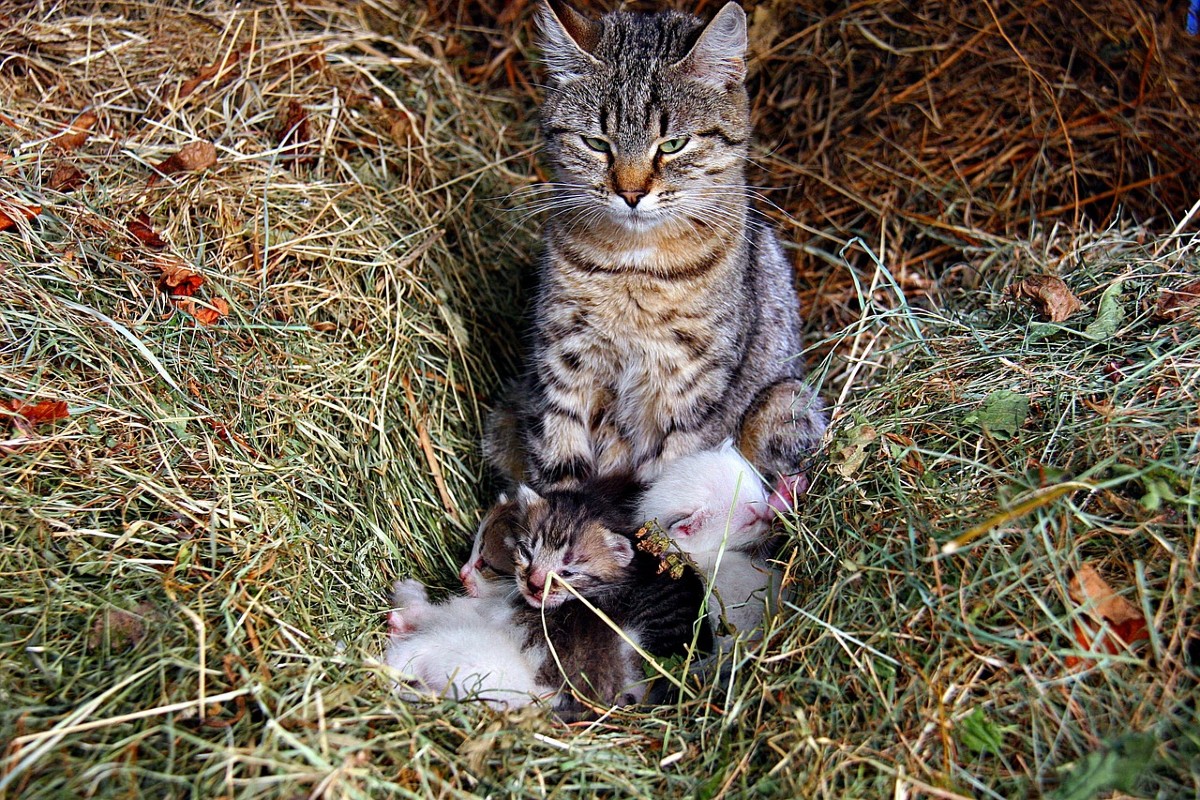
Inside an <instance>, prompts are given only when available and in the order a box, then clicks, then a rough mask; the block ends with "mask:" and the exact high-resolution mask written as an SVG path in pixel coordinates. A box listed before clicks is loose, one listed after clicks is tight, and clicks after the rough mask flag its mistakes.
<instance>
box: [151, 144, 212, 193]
mask: <svg viewBox="0 0 1200 800" xmlns="http://www.w3.org/2000/svg"><path fill="white" fill-rule="evenodd" d="M215 163H217V148H216V147H215V146H213V143H212V142H188V143H187V144H185V145H184V146H183V147H181V148H179V152H178V153H176V154H175V155H173V156H171V157H170V158H168V159H167V160H166V161H164V162H162V163H161V164H159V165H158V166H156V167H155V169H156V170H158V172H159V173H161V174H163V175H170V174H172V173H174V172H200V171H201V170H205V169H208V168H209V167H211V166H212V165H213V164H215ZM157 178H158V176H157V175H154V176H151V178H150V183H151V184H153V183H154V181H155V180H156V179H157Z"/></svg>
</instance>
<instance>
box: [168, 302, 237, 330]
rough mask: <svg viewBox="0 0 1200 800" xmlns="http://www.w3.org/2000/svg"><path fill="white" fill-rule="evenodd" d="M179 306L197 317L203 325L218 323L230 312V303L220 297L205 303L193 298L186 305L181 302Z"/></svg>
mask: <svg viewBox="0 0 1200 800" xmlns="http://www.w3.org/2000/svg"><path fill="white" fill-rule="evenodd" d="M179 307H180V308H182V309H183V310H184V311H186V312H187V313H189V314H191V315H192V316H193V317H195V318H196V321H197V322H199V323H200V324H201V325H216V324H217V322H219V321H220V320H221V318H222V317H224V316H226V315H228V314H229V304H228V303H226V302H225V301H224V300H222V299H221V298H219V297H214V298H213V299H212V300H209V301H208V303H207V304H205V305H201V304H200V303H199V302H197V301H195V300H191V301H188V303H187V305H186V306H185V305H184V304H183V303H180V304H179Z"/></svg>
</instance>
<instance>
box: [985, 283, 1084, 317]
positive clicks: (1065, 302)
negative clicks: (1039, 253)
mask: <svg viewBox="0 0 1200 800" xmlns="http://www.w3.org/2000/svg"><path fill="white" fill-rule="evenodd" d="M1004 291H1005V293H1006V294H1007V295H1008V296H1009V297H1011V298H1012V299H1013V300H1023V301H1025V302H1026V303H1028V304H1030V305H1032V306H1033V307H1034V309H1036V310H1037V312H1038V313H1039V314H1041V315H1042V316H1043V317H1045V318H1046V319H1048V320H1050V321H1051V322H1062V321H1064V320H1066V319H1067V318H1068V317H1070V316H1071V315H1073V314H1075V313H1076V312H1077V311H1079V310H1080V309H1082V308H1083V304H1082V303H1080V302H1079V299H1078V298H1077V297H1075V295H1074V294H1072V293H1071V290H1070V289H1068V288H1067V284H1066V283H1064V282H1063V280H1062V278H1058V277H1056V276H1054V275H1030V276H1029V277H1028V278H1023V279H1022V280H1019V281H1017V282H1016V283H1014V284H1012V285H1010V286H1009V287H1008V288H1007V289H1005V290H1004Z"/></svg>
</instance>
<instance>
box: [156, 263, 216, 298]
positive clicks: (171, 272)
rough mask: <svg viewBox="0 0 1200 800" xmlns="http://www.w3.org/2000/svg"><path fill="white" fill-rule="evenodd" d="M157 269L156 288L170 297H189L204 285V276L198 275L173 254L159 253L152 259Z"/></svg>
mask: <svg viewBox="0 0 1200 800" xmlns="http://www.w3.org/2000/svg"><path fill="white" fill-rule="evenodd" d="M154 266H155V268H157V269H158V271H159V273H160V274H159V276H158V290H159V291H160V292H163V293H164V294H169V295H171V296H172V297H191V296H192V295H194V294H195V293H196V290H197V289H199V288H200V287H201V286H203V285H204V276H203V275H198V274H197V273H195V272H193V271H192V269H191V268H190V267H189V266H188V265H187V264H186V263H185V262H184V260H183V259H181V258H179V257H178V256H173V255H168V254H164V255H160V256H158V257H156V258H155V259H154Z"/></svg>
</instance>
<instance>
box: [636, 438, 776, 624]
mask: <svg viewBox="0 0 1200 800" xmlns="http://www.w3.org/2000/svg"><path fill="white" fill-rule="evenodd" d="M638 515H639V517H641V518H642V519H646V520H650V519H656V520H658V523H659V524H660V525H661V526H662V527H663V529H664V530H665V531H666V532H667V535H669V536H670V537H671V538H672V539H673V540H674V541H675V543H676V544H677V545H678V547H679V549H680V550H682V551H683V552H685V553H687V554H688V555H689V556H691V558H692V560H693V561H695V562H696V566H697V567H699V568H700V571H701V572H702V573H703V574H704V577H705V579H706V580H707V581H709V583H710V585H712V586H713V587H714V588H715V589H716V593H717V594H718V595H719V596H720V599H721V603H723V604H724V612H725V618H726V619H727V620H728V621H729V623H730V624H731V625H733V626H734V628H736V629H737V631H738V634H739V635H742V636H746V635H751V636H752V635H754V632H756V631H758V630H759V629H760V628H761V627H762V623H763V607H764V602H765V600H766V595H767V594H768V591H769V588H770V587H769V584H771V583H772V577H773V575H774V571H773V570H771V569H770V568H769V566H768V565H767V564H766V563H765V562H764V561H762V560H760V559H757V558H755V557H754V551H755V550H757V549H758V548H759V546H761V545H762V544H763V542H764V541H765V540H766V538H767V536H768V535H769V531H770V527H771V520H772V519H773V518H774V516H775V509H773V508H772V507H771V506H770V504H769V497H768V494H767V490H766V487H764V486H763V483H762V480H761V479H759V477H758V475H757V474H756V473H755V471H754V468H753V467H752V466H750V464H749V463H747V461H746V459H744V458H743V457H742V455H741V453H739V452H738V451H737V448H736V447H734V446H733V443H732V442H729V441H726V442H725V443H724V444H722V445H721V446H720V447H717V448H715V449H713V450H705V451H702V452H699V453H695V454H693V455H689V456H683V457H682V458H678V459H675V460H674V461H672V462H670V463H668V464H666V465H665V466H664V467H663V469H662V472H661V473H660V474H659V476H658V477H657V478H656V479H655V480H654V482H653V483H652V484H650V486H649V488H648V489H646V491H645V493H644V494H643V495H642V498H641V500H640V501H639V504H638ZM721 603H718V602H717V601H716V599H715V598H713V599H711V600H710V601H709V616H710V619H711V620H712V622H713V624H714V625H716V623H717V620H718V614H719V612H720V610H721Z"/></svg>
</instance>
